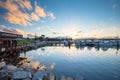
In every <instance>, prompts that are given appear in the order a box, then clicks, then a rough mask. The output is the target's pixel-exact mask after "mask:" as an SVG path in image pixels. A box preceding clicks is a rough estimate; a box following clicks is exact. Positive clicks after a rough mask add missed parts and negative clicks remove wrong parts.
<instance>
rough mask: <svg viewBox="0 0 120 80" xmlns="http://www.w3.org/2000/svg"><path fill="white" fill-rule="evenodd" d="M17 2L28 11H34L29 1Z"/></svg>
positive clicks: (20, 0)
mask: <svg viewBox="0 0 120 80" xmlns="http://www.w3.org/2000/svg"><path fill="white" fill-rule="evenodd" d="M16 2H17V3H18V4H19V6H20V7H21V8H26V9H28V10H31V9H32V5H31V3H30V2H29V0H16Z"/></svg>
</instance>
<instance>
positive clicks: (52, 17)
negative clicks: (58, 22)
mask: <svg viewBox="0 0 120 80" xmlns="http://www.w3.org/2000/svg"><path fill="white" fill-rule="evenodd" d="M48 16H49V17H50V18H51V19H53V20H54V19H56V17H55V16H54V14H53V13H52V12H49V13H48Z"/></svg>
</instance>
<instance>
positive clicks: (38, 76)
mask: <svg viewBox="0 0 120 80" xmlns="http://www.w3.org/2000/svg"><path fill="white" fill-rule="evenodd" d="M44 75H45V71H40V70H38V71H37V72H36V73H35V75H34V76H33V78H32V80H43V77H44Z"/></svg>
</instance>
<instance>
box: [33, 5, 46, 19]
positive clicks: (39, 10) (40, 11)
mask: <svg viewBox="0 0 120 80" xmlns="http://www.w3.org/2000/svg"><path fill="white" fill-rule="evenodd" d="M35 13H36V14H37V15H38V16H40V17H46V13H45V11H44V9H43V8H41V7H39V6H38V5H36V6H35Z"/></svg>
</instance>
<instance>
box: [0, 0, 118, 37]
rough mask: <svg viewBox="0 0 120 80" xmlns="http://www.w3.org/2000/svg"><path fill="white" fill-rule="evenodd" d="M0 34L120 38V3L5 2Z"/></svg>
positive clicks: (110, 0)
mask: <svg viewBox="0 0 120 80" xmlns="http://www.w3.org/2000/svg"><path fill="white" fill-rule="evenodd" d="M0 12H1V13H0V30H1V31H7V32H13V33H19V34H22V35H24V37H26V36H32V35H34V34H35V33H36V34H37V35H38V36H40V35H42V34H44V35H46V36H49V37H55V36H70V37H73V38H84V37H97V38H100V37H116V36H120V0H20V1H19V0H16V1H14V0H13V1H12V0H11V1H9V0H6V1H5V0H2V1H0Z"/></svg>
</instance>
